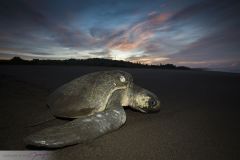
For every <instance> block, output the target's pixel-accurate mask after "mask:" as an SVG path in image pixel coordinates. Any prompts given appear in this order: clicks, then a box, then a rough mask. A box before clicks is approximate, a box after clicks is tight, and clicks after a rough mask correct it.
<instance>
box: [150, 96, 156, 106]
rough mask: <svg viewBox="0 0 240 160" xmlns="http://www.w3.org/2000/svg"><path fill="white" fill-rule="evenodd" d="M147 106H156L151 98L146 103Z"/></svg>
mask: <svg viewBox="0 0 240 160" xmlns="http://www.w3.org/2000/svg"><path fill="white" fill-rule="evenodd" d="M148 105H149V106H156V105H157V101H156V100H155V99H153V98H151V99H150V100H149V101H148Z"/></svg>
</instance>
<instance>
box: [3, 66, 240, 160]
mask: <svg viewBox="0 0 240 160" xmlns="http://www.w3.org/2000/svg"><path fill="white" fill-rule="evenodd" d="M109 69H116V68H104V67H81V66H0V97H1V99H0V100H1V103H0V110H1V111H0V129H1V130H0V131H1V133H0V142H1V143H0V150H27V149H29V148H26V147H25V145H24V143H23V141H22V139H23V138H24V137H25V136H26V135H28V134H30V133H32V132H34V131H37V130H39V129H41V128H44V127H47V126H53V125H56V124H61V123H64V122H63V120H52V121H49V122H47V123H44V124H42V125H38V126H35V127H28V125H31V124H35V123H37V122H41V121H45V120H47V119H49V118H50V117H51V115H50V114H49V113H48V110H47V107H46V97H47V96H48V94H49V93H51V91H53V90H54V89H55V88H56V87H58V86H60V85H62V84H63V83H65V82H68V81H69V80H71V79H74V78H76V77H78V76H81V75H83V74H85V73H89V72H93V71H98V70H109ZM122 70H125V71H128V72H130V73H132V74H133V76H134V81H135V83H136V84H139V85H141V86H143V87H145V88H147V89H149V90H151V91H153V92H154V93H156V94H157V95H158V96H159V97H160V100H161V102H162V110H161V112H159V113H156V114H142V113H139V112H134V111H132V110H126V112H127V122H126V124H125V125H124V126H123V127H121V128H120V129H119V130H117V131H115V132H112V133H110V134H107V135H104V136H102V137H100V138H98V139H96V140H95V141H93V142H90V143H88V144H79V145H74V146H71V147H66V148H63V149H58V150H55V151H54V155H55V156H56V157H57V159H98V160H100V159H106V160H110V159H115V160H117V159H138V160H148V159H160V160H170V159H183V160H188V159H191V160H197V159H199V160H200V159H201V160H207V159H209V160H210V159H211V160H213V159H217V160H220V159H240V153H239V152H240V138H239V136H240V116H239V113H240V101H239V100H240V93H239V92H240V74H232V73H221V72H203V71H174V70H158V69H126V68H123V69H122Z"/></svg>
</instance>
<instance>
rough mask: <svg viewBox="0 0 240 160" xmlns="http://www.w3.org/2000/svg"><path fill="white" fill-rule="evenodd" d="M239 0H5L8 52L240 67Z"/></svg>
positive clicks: (2, 50)
mask: <svg viewBox="0 0 240 160" xmlns="http://www.w3.org/2000/svg"><path fill="white" fill-rule="evenodd" d="M239 3H240V2H238V1H227V0H221V1H215V0H213V1H208V0H194V1H193V0H184V1H181V2H180V1H165V0H155V1H146V0H132V1H127V0H123V1H115V0H114V1H113V0H104V1H102V2H101V3H99V2H98V1H96V0H91V1H89V2H88V1H83V0H79V1H75V0H71V1H64V0H59V1H56V2H55V1H51V2H49V1H47V0H41V1H40V0H36V1H26V0H14V1H1V2H0V9H1V13H0V20H1V22H2V23H1V26H0V58H1V59H10V58H12V57H14V56H19V57H22V58H25V59H32V58H39V59H69V58H77V59H86V58H108V59H109V58H110V59H117V60H126V61H131V62H141V63H147V64H160V63H173V64H176V65H186V66H189V67H197V68H200V67H203V68H204V67H206V66H207V67H208V68H212V69H216V68H224V70H227V71H240V53H239V50H240V44H239V43H240V31H239V24H240V20H239V16H238V15H239V11H240V4H239ZM232 64H234V65H232Z"/></svg>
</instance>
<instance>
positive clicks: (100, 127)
mask: <svg viewBox="0 0 240 160" xmlns="http://www.w3.org/2000/svg"><path fill="white" fill-rule="evenodd" d="M116 98H117V96H116ZM118 98H119V97H118ZM125 121H126V114H125V111H124V109H123V108H122V106H121V105H120V102H119V100H118V101H117V100H116V99H112V100H111V101H110V102H109V104H108V106H107V109H106V110H105V111H103V112H99V113H96V114H94V115H90V116H84V117H80V118H78V119H76V120H73V121H71V122H68V123H66V124H64V125H60V126H55V127H51V128H47V129H44V130H42V131H40V132H37V133H35V134H32V135H30V136H28V137H27V138H26V139H25V143H26V144H28V145H32V146H37V147H46V148H59V147H64V146H68V145H73V144H77V143H83V142H86V141H90V140H92V139H94V138H97V137H99V136H101V135H103V134H105V133H107V132H110V131H113V130H116V129H118V128H119V127H120V126H121V125H123V124H124V123H125Z"/></svg>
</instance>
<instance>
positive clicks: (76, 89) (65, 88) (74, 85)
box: [48, 70, 132, 118]
mask: <svg viewBox="0 0 240 160" xmlns="http://www.w3.org/2000/svg"><path fill="white" fill-rule="evenodd" d="M131 83H132V76H131V75H130V74H129V73H127V72H124V71H118V70H115V71H100V72H94V73H90V74H86V75H83V76H81V77H79V78H76V79H74V80H72V81H70V82H69V83H66V84H64V85H62V86H60V87H59V88H57V89H56V90H55V91H54V92H53V93H52V94H50V96H49V97H48V106H49V107H50V110H51V112H52V114H53V115H54V116H56V117H62V118H78V117H81V116H86V115H91V114H93V113H96V112H101V111H103V110H104V109H105V108H106V105H107V103H108V100H109V98H110V97H111V95H112V93H113V92H114V91H116V90H118V89H126V88H128V87H129V86H130V85H131Z"/></svg>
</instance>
